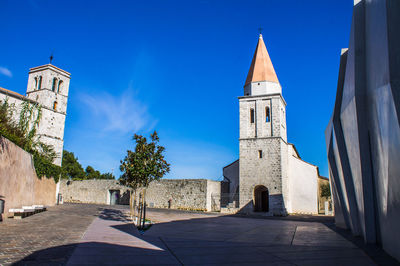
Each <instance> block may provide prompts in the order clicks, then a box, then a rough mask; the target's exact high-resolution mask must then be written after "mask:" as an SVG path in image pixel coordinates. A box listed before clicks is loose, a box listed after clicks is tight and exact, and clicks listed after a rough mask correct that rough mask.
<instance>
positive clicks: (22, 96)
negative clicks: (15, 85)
mask: <svg viewBox="0 0 400 266" xmlns="http://www.w3.org/2000/svg"><path fill="white" fill-rule="evenodd" d="M0 93H4V94H6V95H9V96H14V97H18V98H21V99H22V98H26V97H25V96H24V95H22V94H19V93H17V92H15V91H10V90H7V89H5V88H2V87H0Z"/></svg>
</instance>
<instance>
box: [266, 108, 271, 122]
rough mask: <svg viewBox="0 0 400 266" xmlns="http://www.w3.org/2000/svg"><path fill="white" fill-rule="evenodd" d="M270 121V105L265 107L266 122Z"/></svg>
mask: <svg viewBox="0 0 400 266" xmlns="http://www.w3.org/2000/svg"><path fill="white" fill-rule="evenodd" d="M269 121H270V113H269V107H268V106H267V107H265V122H267V123H268V122H269Z"/></svg>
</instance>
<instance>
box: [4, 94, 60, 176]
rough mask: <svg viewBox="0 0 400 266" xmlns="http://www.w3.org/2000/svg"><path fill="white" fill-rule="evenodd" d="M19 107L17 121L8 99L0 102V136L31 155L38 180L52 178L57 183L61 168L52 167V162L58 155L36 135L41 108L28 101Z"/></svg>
mask: <svg viewBox="0 0 400 266" xmlns="http://www.w3.org/2000/svg"><path fill="white" fill-rule="evenodd" d="M20 107H21V109H20V110H19V119H18V120H17V119H15V118H16V114H17V112H16V111H17V110H16V107H15V105H14V104H9V103H8V98H6V99H5V100H4V101H0V135H1V136H4V137H6V138H7V139H9V140H10V141H12V142H14V143H15V144H16V145H18V146H19V147H21V148H22V149H24V150H25V151H27V152H29V153H31V154H32V156H33V163H34V166H35V170H36V175H37V177H38V178H42V177H43V176H46V177H47V178H51V177H53V178H54V180H55V181H56V182H57V181H58V178H59V176H60V173H61V167H59V166H57V165H54V164H53V161H54V159H55V158H57V157H58V156H59V155H58V154H57V153H56V152H55V150H54V148H53V146H51V145H47V144H44V143H42V142H41V141H40V137H39V136H37V135H36V131H37V127H38V126H39V123H40V120H41V118H42V108H41V106H40V105H39V104H36V103H31V102H29V101H23V102H22V104H21V106H20Z"/></svg>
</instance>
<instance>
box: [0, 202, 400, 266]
mask: <svg viewBox="0 0 400 266" xmlns="http://www.w3.org/2000/svg"><path fill="white" fill-rule="evenodd" d="M127 211H128V209H127V207H126V206H118V207H111V206H98V205H86V204H65V205H62V206H56V207H53V208H50V209H49V211H47V212H43V213H39V214H36V215H33V216H31V217H28V218H25V219H23V220H19V221H18V220H10V219H8V220H6V221H5V222H3V223H0V236H1V237H0V265H3V264H4V265H7V264H12V263H16V264H20V265H39V264H40V265H41V264H52V265H65V264H67V265H78V264H80V265H82V264H93V265H99V264H113V265H115V264H136V265H142V264H157V265H160V264H169V265H196V264H198V265H220V264H229V265H324V266H326V265H352V266H354V265H377V264H378V265H390V264H393V265H396V262H395V261H394V260H392V259H391V258H390V257H388V256H387V255H386V254H385V253H384V252H383V251H382V250H381V249H379V248H376V247H375V246H371V247H366V246H363V245H362V244H360V243H359V240H358V239H354V238H351V237H350V236H349V235H347V232H339V231H337V230H333V229H332V222H333V220H332V219H331V218H328V219H326V218H325V219H324V218H312V219H310V218H308V217H286V218H264V219H257V218H244V217H237V216H223V215H220V214H209V213H191V212H183V211H176V210H159V209H158V210H157V209H153V210H149V211H148V217H149V218H150V219H151V220H153V221H155V222H156V224H155V225H153V226H152V227H151V228H150V229H149V230H148V231H146V232H145V233H144V234H140V233H139V232H138V231H137V230H136V229H135V228H134V227H133V225H132V224H131V223H130V221H129V220H128V219H127V217H126V213H127ZM367 254H368V255H367Z"/></svg>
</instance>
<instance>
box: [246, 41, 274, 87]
mask: <svg viewBox="0 0 400 266" xmlns="http://www.w3.org/2000/svg"><path fill="white" fill-rule="evenodd" d="M257 81H271V82H276V83H279V80H278V77H277V76H276V73H275V69H274V66H273V65H272V62H271V58H270V57H269V54H268V51H267V47H265V43H264V40H263V38H262V35H261V34H260V37H259V39H258V43H257V48H256V51H255V52H254V56H253V60H252V61H251V66H250V70H249V74H247V79H246V83H245V84H244V85H245V86H246V85H247V84H249V83H251V82H257Z"/></svg>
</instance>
